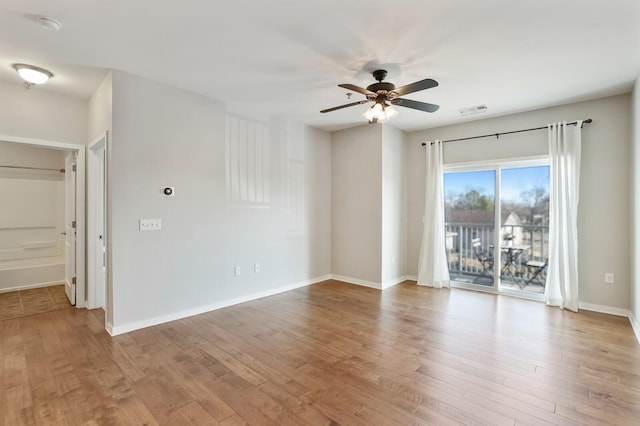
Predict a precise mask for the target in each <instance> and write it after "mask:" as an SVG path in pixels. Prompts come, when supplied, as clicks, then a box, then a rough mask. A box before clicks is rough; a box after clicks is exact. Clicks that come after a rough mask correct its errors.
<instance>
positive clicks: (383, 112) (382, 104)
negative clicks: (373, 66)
mask: <svg viewBox="0 0 640 426" xmlns="http://www.w3.org/2000/svg"><path fill="white" fill-rule="evenodd" d="M386 76H387V71H386V70H376V71H374V72H373V78H375V79H376V80H377V81H378V82H377V83H373V84H371V85H369V86H367V88H366V89H364V88H362V87H358V86H355V85H353V84H338V86H339V87H342V88H344V89H347V90H352V91H354V92H358V93H361V94H363V95H365V96H366V98H367V99H366V100H362V101H358V102H351V103H349V104H346V105H340V106H337V107H333V108H328V109H324V110H322V111H320V112H321V113H326V112H331V111H335V110H338V109H342V108H347V107H350V106H354V105H362V104H365V103H367V102H374V105H373V106H372V107H371V108H369V109H368V110H367V111H366V112H365V113H364V114H363V115H364V117H365V118H366V119H367V120H369V123H383V122H385V121H389V120H391V119H393V118H394V117H395V116H397V115H398V111H396V110H395V108H393V107H392V105H397V106H402V107H405V108H412V109H417V110H419V111H425V112H436V111H437V110H438V109H439V108H440V106H438V105H434V104H429V103H426V102H420V101H412V100H410V99H403V98H400V96H403V95H407V94H409V93H413V92H418V91H420V90H425V89H430V88H432V87H436V86H437V85H438V82H437V81H435V80H432V79H430V78H427V79H425V80H420V81H416V82H415V83H411V84H407V85H406V86H402V87H399V88H397V89H396V86H395V85H394V84H392V83H389V82H386V81H382V80H384V79H385V77H386Z"/></svg>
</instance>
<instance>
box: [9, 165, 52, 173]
mask: <svg viewBox="0 0 640 426" xmlns="http://www.w3.org/2000/svg"><path fill="white" fill-rule="evenodd" d="M0 167H2V168H5V169H24V170H46V171H48V172H60V173H64V169H47V168H44V167H26V166H0Z"/></svg>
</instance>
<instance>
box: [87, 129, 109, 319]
mask: <svg viewBox="0 0 640 426" xmlns="http://www.w3.org/2000/svg"><path fill="white" fill-rule="evenodd" d="M88 148H89V149H88V151H87V238H88V240H87V268H88V269H87V306H88V307H89V309H95V308H105V310H106V303H105V301H106V291H105V290H106V282H107V275H106V274H107V233H106V217H107V216H106V207H107V199H106V195H107V191H106V182H107V179H106V161H107V155H106V149H107V134H106V133H105V134H104V135H102V136H100V137H99V138H98V139H96V140H95V141H94V142H91V143H90V144H89V146H88Z"/></svg>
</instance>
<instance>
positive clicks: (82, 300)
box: [0, 135, 86, 307]
mask: <svg viewBox="0 0 640 426" xmlns="http://www.w3.org/2000/svg"><path fill="white" fill-rule="evenodd" d="M0 141H3V142H8V143H10V144H20V145H23V146H28V147H35V148H48V149H53V150H59V151H63V152H66V153H68V155H67V159H68V162H69V166H70V167H71V168H73V160H75V166H76V167H75V173H74V175H75V179H73V183H72V182H66V180H67V177H66V176H67V173H65V199H66V200H69V203H67V202H66V201H65V204H68V205H67V206H66V207H65V210H67V209H68V210H69V211H68V213H69V214H68V215H67V214H66V212H65V225H64V227H65V231H64V232H65V233H66V234H67V235H65V252H66V253H69V254H68V256H69V257H68V258H66V259H65V281H68V285H67V284H65V287H66V292H67V297H68V299H69V301H70V302H71V304H75V306H76V307H85V306H86V289H85V283H86V281H85V268H84V265H85V250H84V247H85V174H84V170H85V147H84V146H83V145H77V144H69V143H64V142H56V141H47V140H40V139H29V138H20V137H14V136H4V135H0ZM65 163H67V161H65ZM65 169H66V166H65ZM69 175H71V174H69ZM71 185H73V189H71ZM67 191H72V193H70V194H67ZM67 218H68V221H67ZM67 226H68V227H69V228H71V229H73V232H67V231H66V228H67ZM67 246H68V247H67ZM76 247H77V249H75V248H76Z"/></svg>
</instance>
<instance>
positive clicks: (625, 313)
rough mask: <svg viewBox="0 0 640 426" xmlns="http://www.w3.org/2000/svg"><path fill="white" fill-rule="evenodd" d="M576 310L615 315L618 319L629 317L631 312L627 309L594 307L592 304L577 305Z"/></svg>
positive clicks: (603, 306) (581, 303)
mask: <svg viewBox="0 0 640 426" xmlns="http://www.w3.org/2000/svg"><path fill="white" fill-rule="evenodd" d="M578 309H584V310H585V311H592V312H599V313H601V314H609V315H615V316H618V317H627V318H629V317H630V316H631V311H630V310H628V309H620V308H614V307H613V306H605V305H595V304H593V303H584V302H579V303H578Z"/></svg>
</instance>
